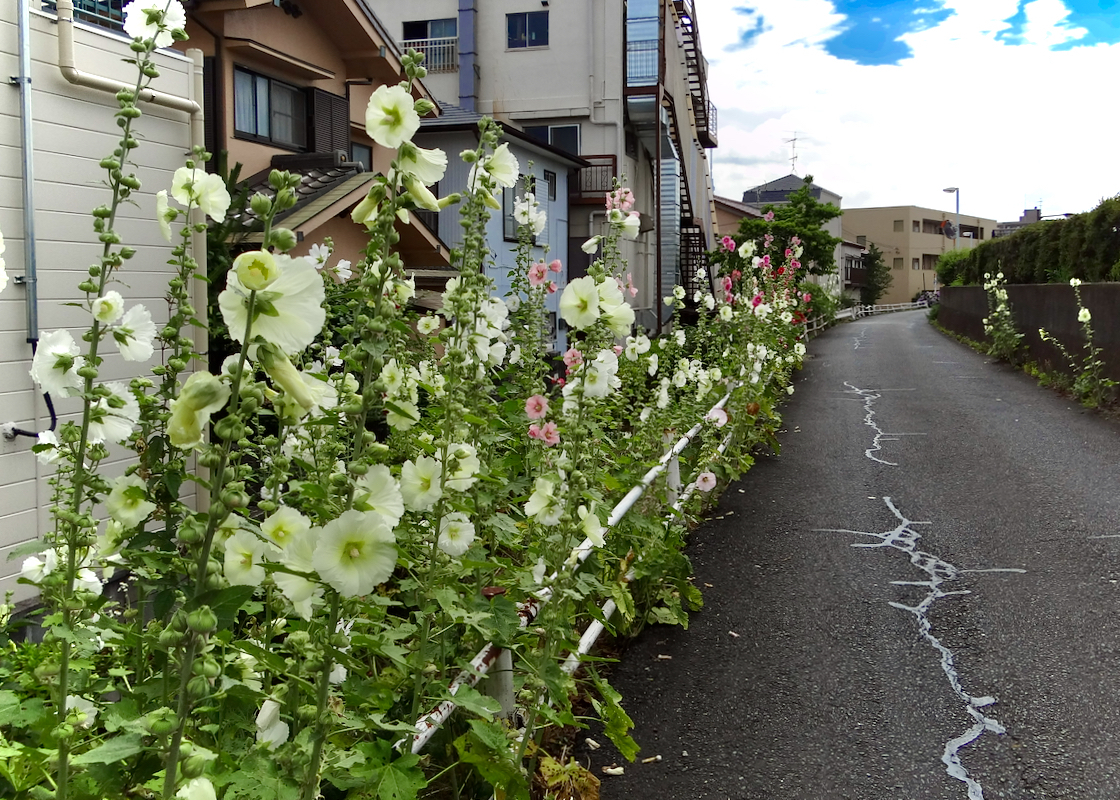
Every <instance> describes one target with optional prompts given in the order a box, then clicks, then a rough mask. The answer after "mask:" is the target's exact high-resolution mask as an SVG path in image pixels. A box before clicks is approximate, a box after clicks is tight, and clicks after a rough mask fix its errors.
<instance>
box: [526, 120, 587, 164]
mask: <svg viewBox="0 0 1120 800" xmlns="http://www.w3.org/2000/svg"><path fill="white" fill-rule="evenodd" d="M525 133H527V134H529V135H530V136H532V137H533V138H534V139H539V140H540V141H542V142H548V144H550V145H552V146H553V147H556V148H558V149H560V150H563V151H564V152H565V153H571V154H572V155H573V156H578V155H579V125H526V126H525Z"/></svg>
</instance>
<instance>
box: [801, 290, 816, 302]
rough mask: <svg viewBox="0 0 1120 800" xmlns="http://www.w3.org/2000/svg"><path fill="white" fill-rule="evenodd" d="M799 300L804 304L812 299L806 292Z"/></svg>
mask: <svg viewBox="0 0 1120 800" xmlns="http://www.w3.org/2000/svg"><path fill="white" fill-rule="evenodd" d="M801 299H802V300H804V301H805V302H806V303H808V302H809V301H810V300H812V299H813V295H811V294H809V293H808V292H805V294H803V295H801Z"/></svg>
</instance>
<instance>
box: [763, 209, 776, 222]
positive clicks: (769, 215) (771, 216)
mask: <svg viewBox="0 0 1120 800" xmlns="http://www.w3.org/2000/svg"><path fill="white" fill-rule="evenodd" d="M763 219H764V220H766V221H767V222H773V221H774V212H773V211H767V212H766V216H764V217H763Z"/></svg>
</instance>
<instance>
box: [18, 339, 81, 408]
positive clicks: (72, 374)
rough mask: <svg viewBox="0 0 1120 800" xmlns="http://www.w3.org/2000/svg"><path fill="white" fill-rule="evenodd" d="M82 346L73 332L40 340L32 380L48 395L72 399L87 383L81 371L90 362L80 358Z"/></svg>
mask: <svg viewBox="0 0 1120 800" xmlns="http://www.w3.org/2000/svg"><path fill="white" fill-rule="evenodd" d="M78 352H79V351H78V343H77V342H75V341H74V337H73V336H71V335H70V332H69V331H52V332H50V333H45V334H43V335H42V336H40V337H39V345H38V347H37V348H36V349H35V357H34V358H33V359H32V360H31V378H32V380H34V381H35V383H37V384H38V385H39V388H40V389H42V390H43V393H44V394H53V395H58V396H59V397H72V396H73V395H75V394H77V393H78V392H80V391H81V389H82V386H83V385H84V384H85V381H84V379H83V378H82V377H81V376H79V375H78V370H79V369H81V368H82V367H84V366H85V363H86V360H85V358H83V357H82V356H80V355H78Z"/></svg>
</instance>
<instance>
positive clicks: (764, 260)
mask: <svg viewBox="0 0 1120 800" xmlns="http://www.w3.org/2000/svg"><path fill="white" fill-rule="evenodd" d="M762 266H764V267H769V266H770V256H769V255H764V256H763V257H762Z"/></svg>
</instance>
